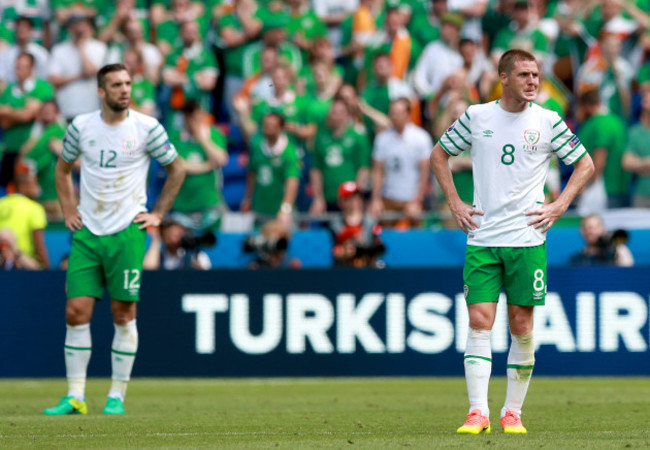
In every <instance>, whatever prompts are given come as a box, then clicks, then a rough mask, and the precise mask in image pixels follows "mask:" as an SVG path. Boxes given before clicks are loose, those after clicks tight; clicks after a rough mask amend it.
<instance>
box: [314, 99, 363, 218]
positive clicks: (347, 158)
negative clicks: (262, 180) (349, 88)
mask: <svg viewBox="0 0 650 450" xmlns="http://www.w3.org/2000/svg"><path fill="white" fill-rule="evenodd" d="M349 116H350V115H349V113H348V107H347V105H346V104H345V102H344V101H343V100H341V99H336V100H334V101H333V102H332V107H331V109H330V111H329V114H328V116H327V121H326V124H325V125H324V126H322V127H320V128H319V131H318V134H317V135H316V139H315V144H314V157H313V165H312V168H311V170H310V180H311V187H312V190H313V194H314V200H313V201H312V204H311V207H310V209H309V212H310V213H312V214H322V213H324V212H325V211H338V210H339V205H338V203H337V189H339V186H340V185H341V183H343V182H345V181H352V182H354V181H356V182H358V183H359V185H361V186H365V185H366V182H367V180H368V175H369V167H370V147H369V145H368V141H367V138H366V136H364V135H362V134H359V133H357V132H356V131H355V129H354V127H353V126H352V125H351V123H350V119H349Z"/></svg>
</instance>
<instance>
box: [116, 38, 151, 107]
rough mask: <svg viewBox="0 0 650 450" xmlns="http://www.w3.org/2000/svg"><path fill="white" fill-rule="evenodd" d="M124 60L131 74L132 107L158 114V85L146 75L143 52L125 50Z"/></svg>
mask: <svg viewBox="0 0 650 450" xmlns="http://www.w3.org/2000/svg"><path fill="white" fill-rule="evenodd" d="M122 61H123V63H124V65H125V66H126V67H127V68H128V69H129V73H130V74H131V108H132V109H134V110H136V111H138V112H141V113H142V114H147V115H150V116H154V115H155V114H156V86H155V85H154V84H153V83H152V82H151V80H149V79H147V78H146V77H145V76H144V73H145V72H146V68H145V64H144V61H143V59H142V54H141V53H138V52H137V51H136V50H135V49H132V48H128V49H126V50H125V51H124V54H123V57H122Z"/></svg>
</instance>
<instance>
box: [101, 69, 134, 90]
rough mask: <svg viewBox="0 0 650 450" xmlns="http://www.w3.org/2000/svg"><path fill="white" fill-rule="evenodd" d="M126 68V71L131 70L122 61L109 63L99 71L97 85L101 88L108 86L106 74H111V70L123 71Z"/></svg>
mask: <svg viewBox="0 0 650 450" xmlns="http://www.w3.org/2000/svg"><path fill="white" fill-rule="evenodd" d="M123 70H125V71H126V72H128V71H129V69H127V68H126V66H125V65H124V64H122V63H115V64H107V65H105V66H104V67H102V68H101V69H99V71H98V72H97V86H99V87H101V88H105V87H106V74H109V73H111V72H121V71H123Z"/></svg>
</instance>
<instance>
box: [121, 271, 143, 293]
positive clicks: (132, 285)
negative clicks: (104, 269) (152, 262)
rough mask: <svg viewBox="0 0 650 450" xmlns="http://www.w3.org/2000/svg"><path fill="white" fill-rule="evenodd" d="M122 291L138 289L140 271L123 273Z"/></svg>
mask: <svg viewBox="0 0 650 450" xmlns="http://www.w3.org/2000/svg"><path fill="white" fill-rule="evenodd" d="M124 289H140V271H139V270H138V269H131V270H128V269H127V270H125V271H124Z"/></svg>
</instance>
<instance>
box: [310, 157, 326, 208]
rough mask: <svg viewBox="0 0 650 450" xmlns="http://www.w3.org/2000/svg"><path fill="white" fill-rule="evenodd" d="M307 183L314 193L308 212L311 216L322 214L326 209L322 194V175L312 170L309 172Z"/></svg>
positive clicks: (316, 170) (315, 169) (314, 169)
mask: <svg viewBox="0 0 650 450" xmlns="http://www.w3.org/2000/svg"><path fill="white" fill-rule="evenodd" d="M309 182H310V183H311V188H312V190H313V192H314V200H312V202H311V206H310V207H309V212H310V213H311V214H323V213H324V212H325V211H326V209H327V207H326V204H325V195H324V194H323V174H322V172H321V171H320V169H317V168H312V169H311V170H310V171H309Z"/></svg>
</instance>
